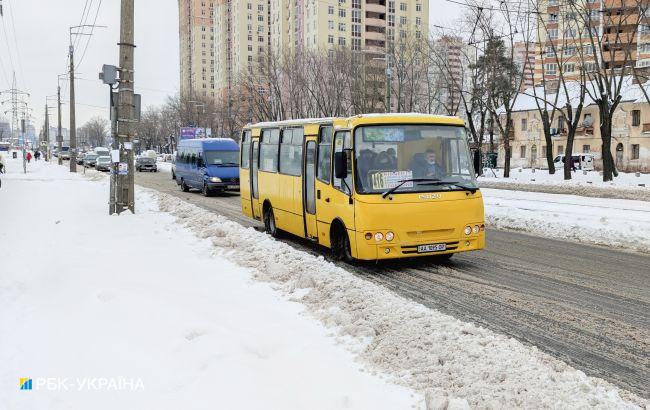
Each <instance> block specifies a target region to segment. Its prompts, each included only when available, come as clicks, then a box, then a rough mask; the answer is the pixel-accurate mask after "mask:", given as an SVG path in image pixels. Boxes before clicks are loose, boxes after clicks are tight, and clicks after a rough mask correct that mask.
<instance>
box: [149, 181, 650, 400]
mask: <svg viewBox="0 0 650 410" xmlns="http://www.w3.org/2000/svg"><path fill="white" fill-rule="evenodd" d="M158 196H159V202H160V208H161V209H162V210H164V211H167V212H170V213H172V214H173V215H174V216H176V217H177V218H178V222H179V223H182V224H184V225H186V226H187V227H189V228H190V229H192V230H193V231H194V232H196V234H197V235H199V236H200V237H201V238H206V239H209V240H211V242H212V244H213V246H214V247H215V249H216V250H217V251H218V252H219V254H221V255H223V256H225V257H226V258H227V259H229V260H231V261H233V262H235V263H237V264H238V265H240V266H243V267H246V268H249V269H251V270H252V271H253V272H254V273H253V275H254V277H255V278H256V279H257V280H260V281H264V282H269V283H270V284H271V286H273V287H274V288H275V289H277V290H278V291H279V292H281V293H282V294H283V295H285V297H288V298H290V299H292V300H296V301H300V302H301V303H302V304H303V305H304V306H305V307H306V308H307V310H308V311H309V312H310V313H311V314H312V315H313V316H314V317H316V318H318V319H319V320H320V321H322V322H323V323H324V324H326V325H327V326H328V327H330V328H331V329H332V332H333V333H334V335H336V336H337V337H338V339H339V340H341V341H342V343H346V345H347V346H348V347H349V348H350V349H351V350H354V351H356V352H357V354H358V355H359V358H360V360H361V361H362V362H363V363H365V364H366V365H367V366H368V370H369V371H370V372H376V371H381V372H386V373H389V374H391V375H392V380H393V381H395V382H396V383H400V384H403V385H404V386H408V387H412V388H414V389H417V390H419V391H422V392H425V400H426V405H427V408H430V409H434V408H456V409H462V408H468V407H470V406H471V407H476V408H578V407H593V408H603V409H604V408H637V406H644V405H647V403H646V402H645V401H644V400H642V399H640V398H639V397H637V396H634V395H632V394H630V393H628V392H623V396H624V397H625V399H623V398H622V397H621V396H620V395H619V391H618V390H617V389H616V388H615V387H614V386H612V385H611V384H609V383H607V382H605V381H603V380H600V379H596V378H590V377H587V376H585V374H584V373H583V372H581V371H578V370H575V369H573V368H571V367H570V366H568V365H567V364H565V363H563V362H561V361H558V360H556V359H554V358H552V357H550V356H548V355H546V354H544V353H541V352H539V351H538V350H537V349H536V348H534V347H527V346H524V345H523V344H522V343H520V342H518V341H516V340H514V339H511V338H508V337H506V336H502V335H499V334H496V333H494V332H492V331H489V330H487V329H483V328H481V327H477V326H475V325H473V324H470V323H464V322H461V321H459V320H456V319H454V318H452V317H450V316H448V315H444V314H442V313H440V312H437V311H435V310H431V309H428V308H425V307H424V306H422V305H419V304H416V303H414V302H412V301H409V300H406V299H404V298H402V297H399V296H397V295H395V294H394V293H392V292H390V291H388V290H387V289H385V288H382V287H379V286H377V285H374V284H372V283H370V282H368V281H366V280H363V279H361V278H358V277H356V276H354V275H353V274H351V273H350V272H348V271H346V270H344V269H342V268H339V267H336V266H335V265H333V264H331V263H329V262H327V261H325V260H324V259H323V258H322V257H316V256H312V255H310V254H307V253H305V252H302V251H298V250H296V249H294V248H292V247H291V246H289V245H287V244H284V243H281V242H277V241H275V240H273V239H272V238H270V237H268V236H267V235H265V234H262V233H260V232H257V231H255V230H254V229H252V228H249V229H245V228H243V227H242V226H240V225H238V224H236V223H235V222H232V221H230V220H228V219H227V218H225V217H222V216H220V215H216V214H213V213H210V212H207V211H205V210H202V209H200V208H198V207H196V206H193V205H190V204H188V203H186V202H184V201H182V200H180V199H177V198H175V197H171V196H168V195H165V194H158ZM305 287H307V288H305ZM360 344H362V347H361V348H359V345H360Z"/></svg>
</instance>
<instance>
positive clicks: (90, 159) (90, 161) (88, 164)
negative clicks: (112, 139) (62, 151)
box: [83, 153, 99, 168]
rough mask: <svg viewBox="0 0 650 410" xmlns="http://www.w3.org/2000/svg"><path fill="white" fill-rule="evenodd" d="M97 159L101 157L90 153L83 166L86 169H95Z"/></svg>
mask: <svg viewBox="0 0 650 410" xmlns="http://www.w3.org/2000/svg"><path fill="white" fill-rule="evenodd" d="M97 158H99V155H97V154H93V153H88V154H86V156H84V161H83V165H84V167H86V168H90V167H94V166H95V164H96V163H97Z"/></svg>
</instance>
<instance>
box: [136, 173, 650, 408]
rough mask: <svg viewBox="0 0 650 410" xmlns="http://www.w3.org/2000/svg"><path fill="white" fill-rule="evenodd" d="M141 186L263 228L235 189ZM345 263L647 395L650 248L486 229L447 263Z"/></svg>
mask: <svg viewBox="0 0 650 410" xmlns="http://www.w3.org/2000/svg"><path fill="white" fill-rule="evenodd" d="M136 183H137V184H139V185H141V186H144V187H147V188H151V189H155V190H157V191H160V192H164V193H167V194H172V195H175V196H177V197H179V198H182V199H184V200H186V201H188V202H190V203H192V204H195V205H197V206H200V207H202V208H204V209H208V210H210V211H213V212H216V213H219V214H222V215H224V216H227V217H229V218H231V219H233V220H235V221H238V222H240V223H242V224H243V225H245V226H260V225H259V223H257V222H255V221H251V220H250V219H248V218H245V217H243V216H242V215H241V208H240V202H239V196H237V194H236V193H231V194H226V195H225V196H222V197H212V198H205V197H203V196H202V195H201V194H200V193H198V192H190V193H183V192H181V191H180V189H179V188H178V187H177V185H176V183H175V182H174V181H172V180H171V177H170V174H169V173H166V172H159V173H150V174H149V173H143V174H141V173H137V175H136ZM288 241H289V243H291V244H292V245H293V246H295V247H297V248H301V249H304V250H306V251H309V252H312V253H319V252H324V250H322V249H319V248H318V247H315V246H314V245H312V244H310V243H307V241H303V240H300V239H298V238H294V239H288ZM346 268H347V269H348V270H350V271H352V272H354V273H356V274H357V275H359V276H361V277H363V278H365V279H367V280H370V281H373V282H376V283H378V284H381V285H382V286H385V287H386V288H389V289H391V290H393V291H395V292H396V293H398V294H400V295H403V296H405V297H407V298H409V299H413V300H415V301H417V302H419V303H421V304H423V305H426V306H429V307H432V308H434V309H437V310H440V311H442V312H445V313H447V314H450V315H452V316H454V317H456V318H458V319H460V320H463V321H471V322H474V323H476V324H479V325H481V326H484V327H486V328H489V329H492V330H494V331H496V332H499V333H502V334H506V335H509V336H512V337H514V338H516V339H518V340H519V341H521V342H524V343H528V344H531V345H535V346H537V347H538V348H539V349H540V350H542V351H545V352H547V353H548V354H550V355H552V356H554V357H556V358H558V359H560V360H563V361H565V362H567V363H569V364H570V365H572V366H574V367H576V368H578V369H580V370H582V371H584V372H585V373H586V374H588V375H591V376H596V377H600V378H603V379H605V380H608V381H610V382H611V383H613V384H615V385H617V386H619V387H621V388H623V389H626V390H629V391H631V392H633V393H636V394H637V395H639V396H641V397H643V398H645V399H650V255H640V254H634V253H626V252H621V251H616V250H609V249H605V248H599V247H593V246H587V245H581V244H576V243H571V242H563V241H557V240H552V239H545V238H539V237H535V236H531V235H525V234H521V233H514V232H505V231H495V230H489V231H488V240H487V248H486V249H485V250H483V251H480V252H474V253H469V254H459V255H455V256H454V258H453V259H452V260H451V261H450V262H446V263H444V264H440V263H439V262H437V261H433V260H431V259H416V260H409V261H397V262H389V263H381V264H365V265H361V266H354V267H353V266H346Z"/></svg>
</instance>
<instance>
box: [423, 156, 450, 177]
mask: <svg viewBox="0 0 650 410" xmlns="http://www.w3.org/2000/svg"><path fill="white" fill-rule="evenodd" d="M425 159H426V164H425V165H424V172H422V174H423V175H424V176H425V177H426V178H436V179H440V178H442V177H444V176H445V172H444V171H443V170H442V168H441V167H440V165H438V162H437V160H436V152H435V151H434V150H433V149H431V148H429V149H427V151H426V152H425Z"/></svg>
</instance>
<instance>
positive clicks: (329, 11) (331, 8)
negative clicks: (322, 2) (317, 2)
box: [327, 6, 334, 14]
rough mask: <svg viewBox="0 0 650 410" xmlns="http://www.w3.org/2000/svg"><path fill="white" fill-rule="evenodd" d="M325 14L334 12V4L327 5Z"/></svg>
mask: <svg viewBox="0 0 650 410" xmlns="http://www.w3.org/2000/svg"><path fill="white" fill-rule="evenodd" d="M327 14H334V6H328V7H327Z"/></svg>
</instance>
